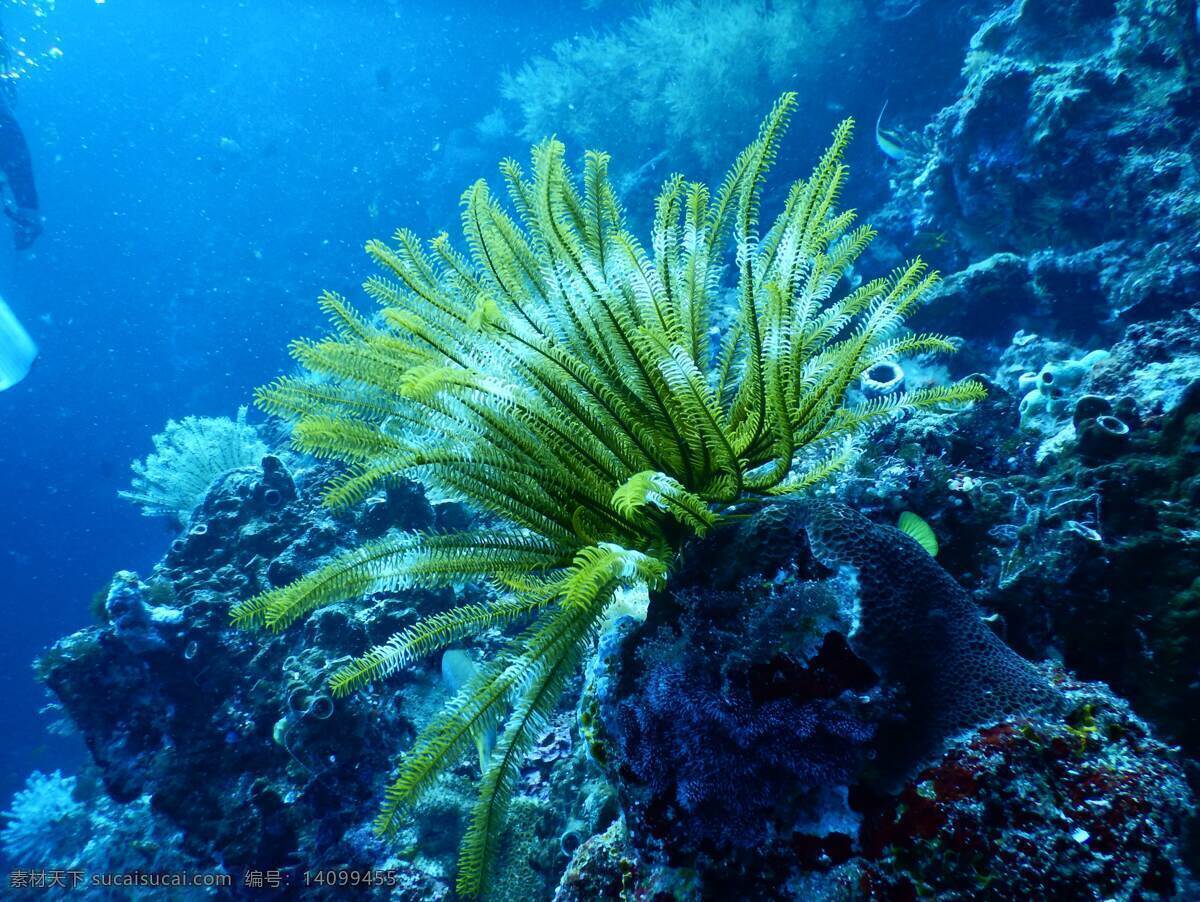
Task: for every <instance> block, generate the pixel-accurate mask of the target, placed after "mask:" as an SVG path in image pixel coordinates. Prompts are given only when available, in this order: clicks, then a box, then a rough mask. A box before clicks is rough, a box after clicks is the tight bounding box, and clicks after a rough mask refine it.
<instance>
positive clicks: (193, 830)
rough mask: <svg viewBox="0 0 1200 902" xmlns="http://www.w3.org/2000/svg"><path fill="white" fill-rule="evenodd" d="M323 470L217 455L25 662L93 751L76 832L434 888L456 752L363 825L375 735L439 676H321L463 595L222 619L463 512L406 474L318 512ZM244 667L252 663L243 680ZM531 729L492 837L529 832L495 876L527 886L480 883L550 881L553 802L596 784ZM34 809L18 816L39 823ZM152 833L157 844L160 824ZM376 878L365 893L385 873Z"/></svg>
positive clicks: (223, 862) (454, 820) (441, 891)
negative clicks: (400, 816) (157, 531)
mask: <svg viewBox="0 0 1200 902" xmlns="http://www.w3.org/2000/svg"><path fill="white" fill-rule="evenodd" d="M329 476H330V473H329V472H328V470H327V469H325V468H323V467H321V466H319V465H318V466H314V465H313V464H312V463H311V462H310V463H309V464H307V465H305V466H304V467H303V468H300V469H297V470H295V471H289V470H288V469H287V468H286V467H285V466H284V465H283V463H282V462H281V461H280V460H279V459H278V458H275V457H272V456H267V457H265V458H264V459H263V461H262V463H261V464H260V465H259V467H258V468H250V467H243V468H240V469H237V470H233V471H231V472H229V473H227V474H225V476H223V477H222V478H220V479H218V480H217V481H216V482H215V483H214V484H213V485H212V486H211V488H210V491H209V493H208V495H207V497H206V498H205V499H204V500H203V502H202V503H201V504H200V505H199V507H198V508H197V510H196V512H195V515H194V516H193V518H192V520H191V524H192V528H191V529H190V530H189V531H188V532H186V533H184V534H183V535H182V536H181V537H180V538H179V539H177V540H175V541H174V542H172V543H171V545H170V547H169V548H168V549H167V551H166V554H165V556H164V558H163V560H162V562H161V563H160V564H159V565H158V566H157V567H156V568H155V570H154V573H153V576H152V577H151V578H150V579H149V580H147V581H146V582H142V581H141V580H139V579H138V578H137V576H136V575H135V574H132V573H129V572H124V571H123V572H120V573H118V574H117V575H116V576H115V577H114V579H113V582H112V584H111V586H110V588H109V590H108V592H107V596H106V610H107V618H106V622H105V623H103V624H100V625H97V626H94V627H91V628H88V629H86V630H83V631H81V632H79V633H76V634H74V635H72V636H68V637H66V638H64V639H62V640H60V641H59V642H58V643H57V644H56V645H55V646H54V647H53V648H51V649H50V650H48V651H47V652H46V653H45V654H44V655H43V656H42V657H41V658H40V659H39V661H38V663H37V672H38V675H39V677H40V679H41V680H42V681H43V682H44V683H45V684H46V685H47V687H48V688H49V689H50V690H51V691H52V692H53V693H54V694H55V695H56V696H57V698H58V699H59V701H60V703H61V705H62V707H63V711H64V713H65V715H66V716H67V717H69V718H70V720H71V721H72V722H73V723H74V725H75V726H76V727H77V728H78V730H79V732H80V733H81V734H82V736H83V738H84V740H85V742H86V743H87V747H88V750H89V752H90V754H91V758H92V761H93V762H94V771H89V780H90V781H91V782H92V783H94V784H95V787H94V789H93V790H92V794H93V795H94V797H95V799H96V801H94V802H88V803H87V804H86V810H85V806H82V805H79V804H76V805H75V806H73V807H72V808H70V809H69V810H70V811H72V812H74V813H75V814H78V815H80V817H81V818H83V819H84V820H86V819H89V818H90V823H84V824H83V830H84V831H85V835H81V837H80V839H83V840H84V844H85V847H86V844H87V842H88V840H87V836H92V837H93V841H94V840H95V838H96V837H99V836H100V835H101V834H102V833H104V832H112V831H113V830H115V829H116V828H115V827H111V825H109V826H105V824H107V823H108V822H109V821H111V822H112V823H118V822H119V824H120V825H121V826H120V831H119V833H117V834H116V835H117V836H119V837H120V842H121V844H122V846H123V848H124V849H125V851H126V852H128V853H129V854H130V855H132V854H133V852H134V850H136V849H137V848H146V849H150V848H152V847H154V846H155V844H156V843H158V842H159V838H161V837H162V836H174V835H176V834H178V836H180V837H182V838H185V839H186V842H185V845H186V850H187V851H186V853H184V852H180V855H181V856H182V858H180V859H179V862H177V863H178V864H180V866H181V867H182V866H185V865H186V866H187V867H190V868H193V869H203V870H209V871H212V870H223V871H224V872H226V873H229V874H231V875H232V876H233V877H234V879H235V881H240V880H241V879H242V876H243V873H244V872H245V871H246V870H247V869H252V870H257V871H262V870H266V869H270V870H280V871H281V872H282V873H283V874H284V875H285V879H286V880H288V881H289V882H290V885H291V886H293V887H297V886H299V885H300V882H301V880H302V877H301V872H303V871H316V870H318V869H320V868H357V869H361V870H364V871H365V870H370V869H382V870H389V871H392V872H394V876H395V880H396V885H395V887H394V888H393V889H394V892H396V893H398V894H399V895H398V897H399V898H412V899H426V898H430V899H433V898H441V897H445V896H446V895H448V893H449V891H450V885H449V878H450V877H451V876H452V874H453V861H454V846H455V841H456V834H457V828H456V827H455V825H456V824H461V823H463V822H464V821H465V817H466V813H467V812H468V811H469V808H470V805H471V795H470V789H469V783H470V779H471V774H470V770H469V768H467V767H466V766H465V765H464V766H463V767H462V768H459V769H456V770H455V772H454V773H453V774H452V775H451V778H450V779H449V780H448V781H447V783H446V785H445V788H444V789H443V790H442V791H440V793H439V796H438V798H436V799H431V800H429V803H428V805H427V806H425V807H423V808H422V810H420V811H419V812H417V814H416V816H415V818H414V825H413V827H412V830H411V832H410V833H408V834H406V836H405V838H404V841H403V842H402V843H401V844H400V847H399V849H396V848H389V847H387V846H385V845H384V844H383V843H381V842H380V841H379V840H378V839H377V838H376V837H375V836H374V834H373V832H372V831H371V829H370V823H371V821H372V820H373V818H374V816H375V812H376V798H377V796H378V793H379V792H380V789H381V786H382V784H383V782H384V780H385V778H386V776H387V773H388V771H389V770H390V767H391V762H390V760H389V758H388V750H389V749H390V748H392V747H393V746H395V745H396V744H397V743H398V742H400V741H402V740H403V739H404V738H406V737H408V736H411V734H412V731H413V725H414V723H415V722H419V721H421V720H423V719H426V718H427V717H428V716H429V715H430V714H431V713H432V711H433V710H434V709H435V708H436V707H437V706H438V705H439V704H441V702H442V700H443V699H444V698H445V689H444V688H443V687H442V685H441V678H440V675H439V674H438V673H437V672H436V671H434V670H432V669H429V670H418V671H413V672H409V673H406V674H405V675H404V676H403V677H402V678H399V679H398V680H397V681H396V685H395V686H394V691H390V692H388V693H385V694H383V693H363V694H359V695H357V696H355V698H354V699H352V700H347V701H335V700H333V699H332V698H331V697H330V696H329V694H328V693H326V692H324V691H323V689H322V683H323V678H324V676H326V675H327V674H328V673H329V672H331V671H332V670H333V669H336V667H337V666H338V665H339V664H340V663H341V662H343V661H344V660H345V659H346V658H347V656H348V655H349V654H351V653H352V652H354V651H356V650H358V649H359V648H361V647H363V646H364V645H369V644H371V643H373V642H378V641H381V640H382V638H384V637H386V635H388V634H390V633H391V632H393V631H394V630H396V629H400V628H402V627H403V626H405V625H406V624H409V623H411V622H413V620H414V619H415V618H416V617H417V616H418V615H419V614H420V613H422V612H428V611H430V610H437V609H439V608H441V607H445V606H446V605H447V604H448V603H449V601H450V599H451V598H452V597H453V596H454V595H456V594H457V595H458V597H459V598H460V599H461V600H466V599H467V598H470V597H471V596H470V594H469V593H467V592H466V591H465V590H461V591H459V592H457V593H455V592H453V591H451V590H442V591H441V592H436V593H435V592H430V591H426V590H408V591H405V592H402V593H383V594H380V595H378V596H376V597H374V598H373V599H372V603H371V604H370V605H368V606H367V607H366V608H361V609H357V610H350V609H348V608H345V607H343V606H336V605H335V606H332V607H330V608H328V609H326V610H325V611H322V612H321V614H320V615H318V616H317V617H315V618H314V619H313V620H312V621H311V622H310V624H309V628H308V632H307V635H305V636H301V635H296V634H293V635H285V636H279V637H275V638H270V639H265V640H256V641H250V640H248V638H247V637H246V636H245V635H244V634H243V633H241V632H239V631H236V630H232V629H230V628H229V627H228V625H227V624H228V611H229V607H230V602H231V599H233V598H239V597H245V596H246V595H247V594H250V593H253V592H254V591H256V590H258V589H260V588H263V587H265V586H270V585H274V584H277V583H278V582H281V581H286V580H287V579H289V578H291V577H292V576H293V575H294V574H296V573H299V572H303V571H304V570H307V569H310V568H311V567H312V566H313V565H314V564H315V563H317V562H319V561H320V560H321V559H322V558H323V557H324V556H326V555H329V554H331V553H336V552H337V551H338V550H340V549H343V548H345V547H346V546H347V545H348V544H353V543H354V542H357V541H360V540H362V539H366V538H370V537H378V536H381V535H383V534H385V533H386V532H387V531H388V530H391V529H413V528H417V527H425V528H434V527H435V526H437V525H438V524H452V523H459V524H461V522H462V517H463V514H462V513H461V511H458V510H457V509H455V508H454V507H452V506H447V505H437V506H431V505H430V504H429V503H428V502H427V501H426V500H425V499H424V497H423V496H422V494H421V493H420V491H419V490H418V489H416V488H415V487H414V486H412V485H408V484H402V485H397V486H395V487H393V488H390V489H388V490H386V491H384V492H381V493H379V494H378V495H377V496H373V497H372V499H371V500H370V501H369V502H368V503H367V504H365V505H362V506H360V507H359V508H358V509H356V510H355V512H354V513H353V514H352V515H350V514H345V515H339V516H336V517H335V516H333V515H331V514H330V513H329V512H327V511H326V510H324V509H323V508H322V507H321V506H320V504H319V503H318V500H317V498H316V497H315V495H316V493H317V491H318V490H319V487H320V486H321V485H322V484H323V483H325V482H326V481H327V480H328V478H329ZM197 527H204V528H203V529H199V530H198V529H197ZM161 587H168V588H165V589H164V588H161ZM482 641H483V642H484V644H485V646H487V647H490V646H491V645H492V644H494V642H495V640H494V639H489V638H487V637H484V638H483V639H482ZM247 673H252V674H254V675H255V678H254V679H252V680H249V681H247V680H246V674H247ZM538 740H539V741H538V743H537V744H536V748H537V750H538V751H537V752H536V753H535V755H534V756H533V757H532V758H531V760H530V762H529V765H528V767H526V768H524V769H523V770H522V784H521V788H520V789H519V791H518V800H517V802H516V804H517V806H518V809H519V810H520V811H522V812H525V811H526V810H529V809H530V808H531V806H532V810H531V811H530V814H529V816H528V817H526V816H524V815H522V816H521V817H520V818H518V819H516V820H515V821H514V823H513V824H511V825H510V828H509V830H510V832H509V833H508V834H506V838H505V839H504V840H503V842H504V843H505V844H506V848H516V845H517V844H519V843H521V842H526V843H528V844H529V849H528V850H527V852H524V853H522V852H520V851H518V852H517V853H516V854H515V856H514V858H513V859H512V864H511V867H512V868H513V870H512V874H511V876H508V877H506V875H505V874H501V875H499V877H498V879H499V880H500V881H501V884H502V885H503V886H505V887H508V888H510V889H511V888H512V887H516V886H518V885H520V886H521V887H523V888H524V891H525V894H520V893H516V892H515V890H513V891H512V892H509V894H508V895H499V896H497V898H513V899H515V898H528V897H529V896H528V893H530V892H532V893H533V894H534V896H540V897H548V896H549V895H550V893H551V892H552V889H553V886H554V884H555V883H556V881H557V880H558V877H559V874H560V872H561V870H562V868H563V867H564V866H565V864H566V861H567V858H568V855H569V853H568V852H566V851H563V849H562V848H561V844H560V842H559V837H560V836H561V835H562V834H563V833H565V832H567V831H568V829H569V827H570V823H569V821H568V819H567V817H566V815H565V814H563V812H569V811H585V810H587V809H588V805H587V804H586V802H585V800H586V799H587V798H589V797H590V796H592V795H594V794H596V793H597V792H598V788H597V787H596V786H595V785H594V784H595V775H592V776H591V777H589V775H588V774H587V773H586V771H585V770H584V769H583V768H582V767H581V765H582V756H583V750H582V746H581V745H580V744H579V743H578V742H577V741H576V740H575V739H573V738H572V736H571V732H570V730H569V729H568V730H567V731H566V732H564V731H563V730H562V729H561V728H559V729H557V730H556V731H555V732H554V733H553V738H546V737H541V736H539V737H538ZM475 767H476V774H477V773H478V769H477V765H476V766H475ZM198 775H203V778H202V779H200V778H198ZM73 780H74V778H64V780H63V781H61V782H62V784H64V785H65V784H70V783H72V782H73ZM456 786H457V789H456V788H455V787H456ZM59 795H63V794H62V793H60V794H59ZM230 799H236V800H239V802H238V804H235V805H231V804H230V801H229V800H230ZM151 802H152V804H151ZM97 806H99V807H97ZM105 806H109V807H105ZM18 807H27V806H18ZM43 807H45V806H43ZM97 812H99V814H98V813H97ZM613 816H614V812H613V810H612V808H611V806H610V807H609V808H607V809H605V811H604V812H603V813H602V812H601V811H599V810H597V811H596V816H595V817H594V818H592V819H589V820H588V821H587V822H586V823H585V824H584V827H583V832H586V833H587V834H588V835H590V834H591V832H592V831H593V830H602V829H603V828H605V827H607V825H608V823H609V820H611V818H612V817H613ZM21 818H22V819H23V820H27V819H28V817H27V816H26V815H24V814H22V815H21ZM45 821H46V818H45V817H42V818H41V819H40V821H34V822H32V823H33V825H34V827H35V828H36V829H44V827H42V826H41V824H43V823H45ZM14 823H15V821H14ZM531 824H534V825H537V829H536V831H534V832H533V833H530V830H531V829H532V828H531ZM180 841H181V842H182V841H184V840H183V839H181V840H180ZM6 842H7V834H6ZM54 842H56V843H57V846H56V848H59V849H62V850H64V851H63V852H62V855H61V856H60V858H55V859H53V860H55V861H58V860H64V861H74V862H80V861H82V862H84V864H83V865H81V866H84V867H86V868H87V869H90V870H95V871H111V870H114V869H118V870H119V869H120V868H119V867H118V865H119V864H120V863H121V862H127V863H128V868H127V869H128V870H133V869H135V868H138V867H141V868H142V869H144V870H146V869H150V867H149V865H150V864H151V863H152V862H151V859H146V858H145V857H144V856H143V857H137V856H136V855H135V856H134V857H133V858H128V857H125V858H123V857H121V854H120V853H121V849H117V848H109V847H108V846H106V845H96V846H94V848H93V849H92V851H91V852H87V853H86V854H85V853H81V852H79V851H78V849H79V847H80V843H78V842H72V843H65V842H64V841H63V840H61V839H55V840H54ZM162 847H163V849H164V850H167V849H169V848H172V847H171V846H170V845H169V844H168V843H166V842H165V841H163V842H162ZM535 847H536V848H535ZM572 851H573V849H572ZM534 852H536V853H537V854H536V859H537V863H536V865H530V864H529V861H530V855H532V854H533V853H534ZM80 856H83V857H80ZM42 863H44V859H43V860H39V864H42ZM164 869H170V868H164ZM538 886H540V887H541V889H540V890H537V889H535V887H538ZM375 889H376V890H377V891H378V894H379V895H380V897H382V896H383V895H384V894H386V892H388V891H389V888H388V887H384V886H381V887H376V888H375ZM311 892H313V893H316V892H317V890H315V889H312V890H311Z"/></svg>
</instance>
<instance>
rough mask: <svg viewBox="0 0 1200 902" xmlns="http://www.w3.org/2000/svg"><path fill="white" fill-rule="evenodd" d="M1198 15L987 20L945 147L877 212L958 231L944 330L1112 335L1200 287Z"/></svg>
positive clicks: (941, 120) (1167, 9) (943, 127)
mask: <svg viewBox="0 0 1200 902" xmlns="http://www.w3.org/2000/svg"><path fill="white" fill-rule="evenodd" d="M1194 17H1195V10H1194V5H1193V4H1190V3H1186V2H1178V0H1166V2H1155V3H1146V2H1143V0H1115V2H1106V3H1097V2H1092V0H1071V2H1066V3H1051V2H1046V0H1017V2H1013V3H1010V4H1008V5H1007V6H1006V7H1005V8H1004V9H1002V10H1000V11H999V12H996V13H995V14H993V15H992V16H990V17H989V18H988V19H987V21H986V22H984V23H983V24H982V26H981V27H980V28H979V30H978V32H977V33H976V34H975V36H974V38H973V39H972V41H971V45H970V49H969V51H968V53H967V57H966V63H965V67H964V76H965V81H966V83H965V85H964V87H963V90H962V95H961V98H960V99H959V100H958V101H957V102H955V103H953V104H951V105H950V106H948V107H946V108H945V109H944V110H942V112H941V113H939V114H938V116H937V117H936V118H935V119H934V121H933V123H932V124H931V125H930V126H929V128H928V129H927V132H926V135H927V138H928V139H929V141H930V143H931V145H932V148H933V150H932V153H931V154H929V155H928V156H925V157H916V158H913V159H911V160H908V161H906V162H905V164H904V168H903V170H902V171H901V173H900V174H899V175H898V176H897V178H896V180H895V184H896V185H897V188H898V191H897V194H896V196H895V198H894V200H893V201H892V202H891V203H890V204H889V205H888V209H887V210H886V211H885V212H884V213H883V214H881V215H880V216H879V217H877V220H878V221H880V222H884V223H886V224H887V225H888V226H890V227H892V228H894V230H895V231H896V232H897V233H900V232H902V231H903V226H902V224H901V223H905V224H907V225H908V227H909V228H910V229H912V230H914V231H917V232H925V233H928V232H936V233H938V234H942V235H946V236H948V241H947V243H946V244H945V245H944V246H943V247H942V248H940V257H942V258H943V259H944V261H945V262H946V264H947V266H948V268H949V269H950V270H951V271H952V273H953V274H952V275H951V276H949V277H948V278H947V279H946V281H945V282H944V283H943V285H942V286H941V290H940V294H939V296H938V297H935V298H934V299H933V301H932V303H931V306H930V315H931V316H936V317H937V322H938V324H939V326H941V327H943V328H948V329H949V330H951V331H953V332H955V333H957V334H960V335H965V336H968V337H973V338H979V339H990V338H992V337H994V336H995V335H997V334H1005V333H1006V332H1011V331H1012V330H1013V329H1015V328H1017V327H1018V326H1022V327H1025V328H1028V329H1035V330H1037V331H1039V332H1050V333H1053V334H1057V335H1060V336H1063V337H1073V338H1076V339H1081V338H1084V339H1086V338H1089V337H1091V336H1094V334H1095V332H1096V330H1097V328H1098V327H1099V326H1100V325H1101V324H1104V323H1108V324H1109V325H1108V326H1107V328H1108V330H1109V334H1110V337H1111V333H1112V331H1114V330H1115V329H1116V328H1119V326H1120V324H1122V323H1125V322H1129V321H1131V320H1133V319H1145V318H1153V317H1157V316H1162V315H1164V314H1166V313H1169V312H1171V311H1173V310H1177V309H1178V308H1179V307H1180V306H1181V305H1182V304H1183V303H1185V300H1184V299H1186V298H1189V297H1194V296H1195V295H1196V293H1197V290H1198V289H1200V265H1198V264H1197V261H1196V256H1195V254H1194V253H1193V252H1192V251H1193V249H1194V248H1195V246H1196V243H1197V239H1198V238H1200V215H1198V208H1197V203H1198V201H1197V198H1200V170H1198V169H1197V166H1196V162H1195V161H1196V150H1197V148H1196V140H1197V138H1196V135H1197V129H1196V127H1195V125H1196V115H1195V110H1196V108H1197V106H1196V101H1197V96H1198V91H1200V81H1198V78H1200V76H1198V71H1200V70H1198V69H1197V66H1196V60H1197V59H1198V58H1200V37H1198V35H1197V29H1196V27H1195V21H1194ZM1131 224H1132V225H1133V227H1131Z"/></svg>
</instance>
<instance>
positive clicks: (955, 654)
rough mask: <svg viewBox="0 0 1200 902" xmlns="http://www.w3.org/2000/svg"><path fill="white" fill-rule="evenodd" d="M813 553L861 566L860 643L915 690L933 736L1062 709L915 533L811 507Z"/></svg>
mask: <svg viewBox="0 0 1200 902" xmlns="http://www.w3.org/2000/svg"><path fill="white" fill-rule="evenodd" d="M805 520H806V527H807V529H806V531H807V533H808V537H809V542H810V544H811V546H812V550H813V554H814V555H815V556H816V557H817V559H818V560H820V561H821V563H823V564H825V565H826V566H828V567H833V568H835V569H837V568H839V567H850V568H852V569H853V570H854V571H856V575H857V578H858V593H859V624H858V627H857V630H856V631H855V633H854V634H853V636H852V637H851V639H852V643H853V645H854V647H855V651H857V652H858V653H859V654H861V655H862V656H863V657H864V658H865V659H866V660H867V661H868V662H869V663H871V664H872V666H874V667H876V668H877V669H878V670H879V671H880V672H881V673H882V675H883V677H884V680H885V681H886V682H889V683H891V684H893V685H896V686H897V687H898V688H900V689H902V690H903V691H904V693H905V694H906V695H907V696H908V701H909V707H910V710H909V713H908V717H907V722H908V725H909V726H910V727H912V726H917V725H921V726H924V727H925V728H926V729H925V730H923V731H921V732H922V734H923V738H924V740H926V741H934V740H941V739H945V738H947V737H949V736H950V735H952V734H954V733H958V732H960V731H962V730H966V729H970V728H972V727H976V726H979V725H982V724H988V723H995V722H997V721H1000V720H1004V719H1007V718H1009V717H1014V716H1020V715H1022V714H1030V713H1032V712H1034V711H1036V710H1045V709H1046V708H1048V707H1051V708H1052V707H1055V706H1056V704H1057V700H1058V693H1057V692H1056V691H1055V690H1054V689H1053V688H1052V687H1051V686H1050V684H1049V682H1048V680H1047V679H1046V677H1045V676H1043V674H1042V672H1041V671H1040V670H1038V669H1037V668H1036V667H1034V666H1033V665H1032V664H1031V663H1030V662H1028V661H1026V660H1025V659H1024V658H1022V657H1021V656H1020V655H1018V654H1017V653H1016V652H1014V651H1013V650H1012V649H1011V648H1009V647H1008V646H1007V645H1005V644H1004V643H1003V642H1002V641H1001V640H1000V639H999V637H997V636H996V634H995V633H994V632H993V631H992V630H991V628H990V627H989V626H988V625H987V623H985V622H984V621H983V618H982V615H981V611H980V609H979V607H978V606H977V605H976V604H975V603H974V602H973V601H972V600H971V598H970V596H969V595H967V593H966V592H965V591H964V590H963V589H962V587H961V586H959V585H958V583H956V582H955V581H954V580H953V578H951V576H950V574H948V573H947V572H946V571H945V570H943V569H942V567H941V566H940V565H939V564H938V563H937V562H936V561H935V560H934V559H933V558H932V557H930V556H929V554H928V553H926V551H925V550H924V549H923V548H921V546H920V545H918V544H917V543H916V542H915V541H914V540H913V539H911V538H909V537H908V536H907V535H905V534H904V533H902V532H901V531H900V530H898V529H895V528H893V527H891V526H881V525H879V524H876V523H873V522H871V521H870V520H868V519H867V518H866V517H864V516H863V515H862V514H859V513H857V512H856V511H852V510H850V509H849V508H847V507H845V506H844V505H840V504H836V503H833V502H826V501H817V502H811V503H810V504H808V505H806V513H805Z"/></svg>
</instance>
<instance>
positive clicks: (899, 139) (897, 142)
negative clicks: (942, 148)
mask: <svg viewBox="0 0 1200 902" xmlns="http://www.w3.org/2000/svg"><path fill="white" fill-rule="evenodd" d="M886 109H887V101H886V100H885V101H884V102H883V108H882V109H880V111H879V118H877V119H876V120H875V143H876V144H877V145H879V149H880V150H882V151H883V152H884V153H885V154H886V155H887V156H888V157H890V158H891V159H893V160H908V159H911V158H913V157H922V156H927V155H929V154H930V153H932V152H933V146H932V145H931V144H930V142H929V140H928V139H927V138H925V137H924V136H923V135H921V134H918V133H916V132H910V131H909V130H908V129H904V128H884V127H883V113H884V110H886Z"/></svg>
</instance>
